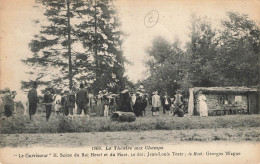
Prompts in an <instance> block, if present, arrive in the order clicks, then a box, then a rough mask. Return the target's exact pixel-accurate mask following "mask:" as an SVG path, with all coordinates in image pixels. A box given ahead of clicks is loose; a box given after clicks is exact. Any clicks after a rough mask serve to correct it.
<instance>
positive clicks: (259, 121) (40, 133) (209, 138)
mask: <svg viewBox="0 0 260 164" xmlns="http://www.w3.org/2000/svg"><path fill="white" fill-rule="evenodd" d="M160 112H161V111H160ZM22 113H23V112H21V111H20V113H16V114H14V116H12V117H11V118H10V119H8V120H6V119H3V118H2V119H0V133H1V134H0V138H1V139H0V147H31V146H51V147H52V146H62V147H78V146H90V145H115V144H116V145H136V144H145V143H148V144H149V143H159V144H180V143H183V142H226V141H228V142H230V141H231V142H241V141H242V142H259V141H260V115H226V116H211V117H199V116H187V117H172V116H169V115H163V114H162V112H161V113H160V116H158V117H153V116H151V113H149V112H148V116H146V117H138V118H137V119H136V121H134V122H117V121H112V120H111V119H110V118H109V117H90V119H89V120H86V117H81V116H77V117H74V118H73V119H72V117H64V116H61V115H60V116H56V115H54V113H52V115H51V117H50V120H49V122H46V120H45V113H44V112H41V111H38V112H37V114H36V115H35V118H34V121H30V120H29V116H24V115H22Z"/></svg>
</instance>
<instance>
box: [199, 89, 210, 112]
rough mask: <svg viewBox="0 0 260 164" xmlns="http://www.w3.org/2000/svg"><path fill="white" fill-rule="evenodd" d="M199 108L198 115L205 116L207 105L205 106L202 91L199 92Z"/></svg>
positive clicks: (204, 97)
mask: <svg viewBox="0 0 260 164" xmlns="http://www.w3.org/2000/svg"><path fill="white" fill-rule="evenodd" d="M198 99H199V109H200V116H201V117H207V116H208V106H207V103H206V101H207V99H206V96H205V95H204V94H202V92H201V91H200V92H199V98H198Z"/></svg>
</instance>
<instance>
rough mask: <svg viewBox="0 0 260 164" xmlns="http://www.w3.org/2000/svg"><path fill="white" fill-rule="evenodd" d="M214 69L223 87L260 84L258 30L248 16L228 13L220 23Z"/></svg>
mask: <svg viewBox="0 0 260 164" xmlns="http://www.w3.org/2000/svg"><path fill="white" fill-rule="evenodd" d="M222 26H223V29H222V30H221V31H220V32H221V35H220V37H219V45H218V55H217V62H216V63H215V64H216V65H217V69H218V70H219V71H218V72H219V74H220V75H222V77H223V78H222V79H223V80H222V81H221V83H222V84H223V85H237V86H256V85H258V83H259V80H260V79H259V73H260V71H259V56H260V53H259V50H260V41H259V36H260V29H259V27H258V26H257V25H256V23H255V22H254V21H252V20H251V19H249V18H248V16H247V15H242V14H239V13H235V12H228V13H227V19H225V20H222Z"/></svg>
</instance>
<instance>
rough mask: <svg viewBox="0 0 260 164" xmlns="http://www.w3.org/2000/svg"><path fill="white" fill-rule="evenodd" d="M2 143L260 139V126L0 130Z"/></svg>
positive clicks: (73, 144) (75, 144)
mask: <svg viewBox="0 0 260 164" xmlns="http://www.w3.org/2000/svg"><path fill="white" fill-rule="evenodd" d="M0 138H1V139H0V147H9V146H10V147H36V146H44V147H57V146H58V147H85V146H93V145H143V144H151V143H153V144H167V145H168V144H181V143H184V142H194V141H196V142H216V141H224V142H230V141H232V142H244V141H246V142H248V141H249V142H258V143H259V141H260V128H259V127H258V128H256V127H254V128H218V129H190V130H152V131H123V132H89V133H44V134H39V133H38V134H26V133H25V134H0Z"/></svg>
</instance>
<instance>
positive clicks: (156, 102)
mask: <svg viewBox="0 0 260 164" xmlns="http://www.w3.org/2000/svg"><path fill="white" fill-rule="evenodd" d="M160 106H161V100H160V96H159V95H158V91H155V92H154V95H153V97H152V115H153V116H159V107H160Z"/></svg>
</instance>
